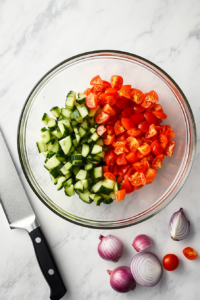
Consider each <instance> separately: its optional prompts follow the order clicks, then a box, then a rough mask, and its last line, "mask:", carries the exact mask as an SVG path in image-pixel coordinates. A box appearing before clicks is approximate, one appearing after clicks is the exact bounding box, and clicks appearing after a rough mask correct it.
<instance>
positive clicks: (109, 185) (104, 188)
mask: <svg viewBox="0 0 200 300" xmlns="http://www.w3.org/2000/svg"><path fill="white" fill-rule="evenodd" d="M114 185H115V181H112V180H109V179H105V180H103V182H102V185H101V187H100V193H103V194H106V195H109V194H110V193H111V192H112V191H113V188H114Z"/></svg>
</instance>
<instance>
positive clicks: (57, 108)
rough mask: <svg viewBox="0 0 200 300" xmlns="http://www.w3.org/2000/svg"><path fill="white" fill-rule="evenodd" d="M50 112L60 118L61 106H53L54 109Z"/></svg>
mask: <svg viewBox="0 0 200 300" xmlns="http://www.w3.org/2000/svg"><path fill="white" fill-rule="evenodd" d="M50 112H51V113H52V115H53V116H54V117H55V118H59V117H60V108H59V107H58V106H54V107H52V109H51V110H50Z"/></svg>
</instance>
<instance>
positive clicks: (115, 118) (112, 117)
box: [106, 116, 117, 126]
mask: <svg viewBox="0 0 200 300" xmlns="http://www.w3.org/2000/svg"><path fill="white" fill-rule="evenodd" d="M116 122H117V117H116V116H110V118H109V120H108V121H107V122H106V124H108V125H111V126H114V125H115V123H116Z"/></svg>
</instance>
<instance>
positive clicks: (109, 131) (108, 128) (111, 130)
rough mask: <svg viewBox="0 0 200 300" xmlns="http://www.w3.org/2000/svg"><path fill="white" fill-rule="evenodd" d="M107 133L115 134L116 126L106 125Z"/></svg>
mask: <svg viewBox="0 0 200 300" xmlns="http://www.w3.org/2000/svg"><path fill="white" fill-rule="evenodd" d="M106 133H107V134H109V135H113V134H115V131H114V127H113V126H111V125H108V126H107V127H106Z"/></svg>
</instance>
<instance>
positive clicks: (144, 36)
mask: <svg viewBox="0 0 200 300" xmlns="http://www.w3.org/2000/svg"><path fill="white" fill-rule="evenodd" d="M0 41H1V43H0V44H1V46H0V70H1V71H0V105H1V109H0V127H1V130H2V131H3V134H4V136H5V137H6V141H7V145H8V147H9V149H10V152H11V154H12V157H13V160H14V162H15V165H16V167H17V170H18V172H19V174H20V177H21V180H22V182H23V184H24V187H25V189H26V192H27V194H28V196H29V198H30V201H31V204H32V206H33V208H34V210H35V212H36V215H37V216H38V219H39V220H40V223H41V226H42V228H43V231H44V232H45V235H46V237H47V240H48V241H49V244H50V246H51V248H52V251H53V253H54V256H55V259H56V261H57V263H58V265H59V268H60V271H61V273H62V276H63V279H64V282H65V283H66V286H67V288H68V293H67V294H66V296H65V297H64V298H63V299H66V300H67V299H69V300H77V299H82V300H86V299H87V300H89V299H91V300H96V299H98V300H105V299H112V300H121V299H140V300H147V299H154V300H160V299H162V300H168V299H171V300H180V299H181V300H188V299H189V300H197V299H199V298H200V287H199V282H200V259H198V260H196V261H188V260H186V259H185V258H184V256H183V254H182V250H183V248H185V247H187V246H191V247H194V248H195V249H196V250H197V252H198V253H199V255H200V238H199V230H200V202H199V194H200V185H199V168H200V136H199V128H200V99H199V80H200V55H199V53H200V1H199V0H191V1H189V0H182V1H181V0H174V1H172V0H168V1H164V0H162V1H160V0H154V1H148V0H140V1H139V0H133V1H131V0H124V1H119V0H117V1H114V0H110V1H106V0H102V1H94V0H93V1H92V0H87V1H80V0H79V1H78V0H76V1H75V0H70V1H68V0H66V1H65V0H58V1H55V0H44V1H39V0H35V1H33V0H31V1H25V0H18V1H14V0H7V1H0ZM97 49H116V50H122V51H127V52H132V53H135V54H137V55H140V56H143V57H145V58H147V59H149V60H151V61H152V62H154V63H156V64H157V65H158V66H160V67H161V68H163V69H164V70H165V71H166V72H167V73H168V74H169V75H170V76H171V77H172V78H173V79H174V80H175V81H176V82H177V83H178V85H179V86H180V87H181V89H182V90H183V92H184V94H185V95H186V97H187V98H188V100H189V102H190V105H191V108H192V110H193V113H194V116H195V121H196V125H197V137H198V141H197V153H196V158H195V161H194V165H193V168H192V171H191V173H190V175H189V178H188V179H187V181H186V183H185V185H184V187H183V188H182V190H181V191H180V193H179V194H178V196H177V197H176V199H175V200H174V201H173V202H172V203H171V204H170V205H169V206H168V207H166V208H165V209H164V210H163V211H162V212H161V213H159V214H158V215H157V216H155V217H153V218H152V219H150V220H148V221H146V222H144V223H141V224H139V225H137V226H134V227H129V228H126V229H121V230H114V231H102V230H93V229H87V228H82V227H79V226H75V225H73V224H71V223H68V222H66V221H64V220H63V219H60V218H58V217H57V216H56V215H54V214H53V213H52V212H51V211H50V210H48V209H47V208H46V207H45V206H44V205H43V204H42V203H41V202H40V201H39V200H38V199H37V197H36V196H35V195H34V193H33V192H32V190H31V189H30V187H29V185H28V183H27V182H26V180H25V178H24V175H23V173H22V171H21V167H20V164H19V159H18V154H17V144H16V138H17V125H18V120H19V116H20V113H21V109H22V107H23V104H24V101H25V99H26V97H27V96H28V94H29V92H30V90H31V89H32V88H33V86H34V85H35V84H36V82H37V81H38V80H39V79H40V78H41V77H42V76H43V75H44V74H45V73H46V72H47V71H48V70H49V69H50V68H52V67H53V66H54V65H56V64H57V63H59V62H60V61H62V60H64V59H66V58H68V57H70V56H73V55H76V54H78V53H82V52H86V51H91V50H97ZM180 207H183V208H184V209H185V211H186V213H187V216H188V219H189V220H190V221H191V234H190V236H189V237H188V238H187V239H186V240H184V241H181V242H174V241H172V240H171V239H170V237H169V234H168V231H167V225H168V221H169V219H170V217H171V215H172V214H173V213H174V211H176V210H178V209H179V208H180ZM109 233H112V234H116V235H117V236H118V237H120V238H121V239H122V241H123V243H124V245H125V252H124V255H123V257H122V258H121V259H120V261H119V262H118V263H117V264H114V263H111V262H106V261H103V260H102V259H100V258H99V256H98V254H97V251H96V249H97V244H98V242H99V240H98V236H99V234H103V235H107V234H109ZM140 233H145V234H148V235H149V236H151V237H152V239H153V241H154V246H153V247H152V248H151V250H152V251H153V252H155V253H156V254H157V255H158V257H159V258H160V260H161V259H162V257H163V256H164V255H165V254H167V253H174V254H177V255H178V256H179V259H180V266H179V268H178V269H177V270H176V271H175V272H166V271H164V272H163V277H162V279H161V282H160V283H159V284H158V285H157V286H155V287H154V288H144V287H141V286H137V289H136V291H135V292H133V293H132V292H130V293H127V294H117V293H116V292H114V291H113V290H112V289H111V287H110V286H109V277H108V275H107V273H106V270H107V269H111V270H112V269H113V268H115V267H116V266H119V265H129V264H130V261H131V258H132V256H133V255H134V254H135V251H134V250H133V247H132V245H131V243H132V240H133V238H134V237H135V236H136V235H137V234H140ZM0 241H1V242H0V300H18V299H19V300H25V299H29V300H35V299H41V300H45V299H49V288H48V286H47V284H46V282H45V280H44V279H43V276H42V274H41V272H40V270H39V267H38V265H37V263H36V258H35V255H34V250H33V247H32V244H31V241H30V239H29V237H28V234H27V233H26V232H24V231H22V230H12V231H11V230H10V229H9V226H8V223H7V220H6V218H5V216H4V213H3V209H2V208H1V207H0Z"/></svg>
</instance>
